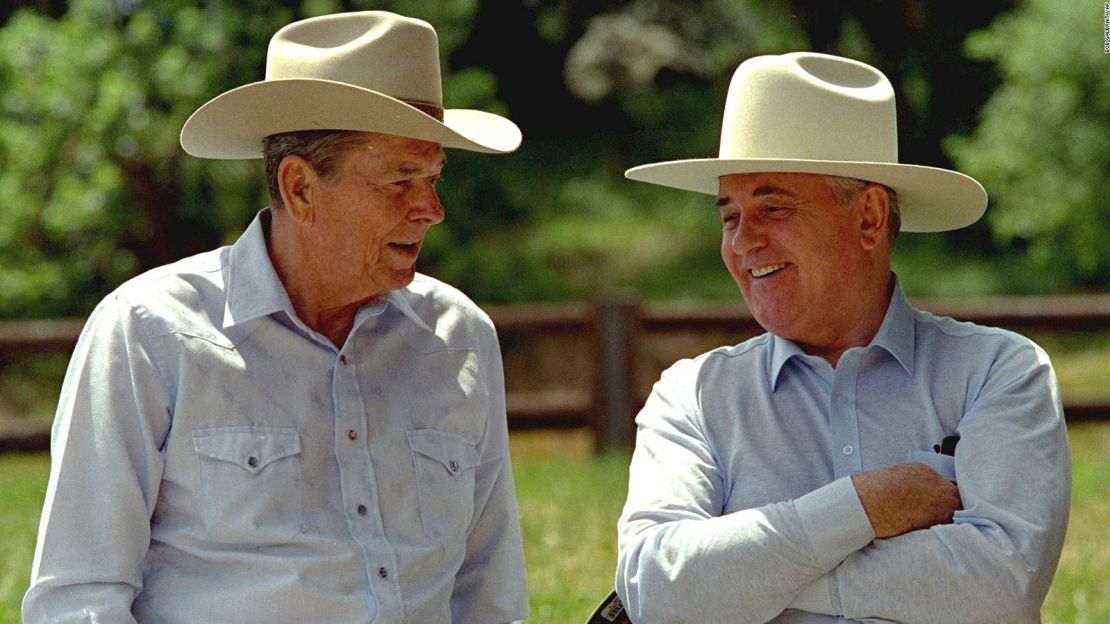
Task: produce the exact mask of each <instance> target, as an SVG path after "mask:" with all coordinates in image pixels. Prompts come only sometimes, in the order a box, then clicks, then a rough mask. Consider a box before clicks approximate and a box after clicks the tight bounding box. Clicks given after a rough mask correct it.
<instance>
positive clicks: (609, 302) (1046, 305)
mask: <svg viewBox="0 0 1110 624" xmlns="http://www.w3.org/2000/svg"><path fill="white" fill-rule="evenodd" d="M914 304H915V305H916V306H917V307H919V308H922V309H926V310H930V311H932V312H935V313H937V314H942V315H945V316H951V317H954V318H957V319H960V320H967V321H973V322H976V323H980V324H984V325H993V326H998V327H1005V328H1008V329H1012V330H1015V331H1019V332H1032V333H1037V332H1041V333H1053V334H1060V333H1074V332H1101V331H1110V294H1107V295H1076V296H1066V297H1052V298H1046V297H1006V298H996V299H976V300H959V301H955V300H915V301H914ZM486 310H487V311H488V312H489V314H490V316H491V318H492V319H493V321H494V324H495V325H496V326H497V329H498V334H499V336H500V338H501V342H502V350H503V352H504V354H505V356H506V387H507V389H508V392H507V396H506V402H507V406H508V412H509V425H510V427H511V428H513V429H534V428H577V427H590V428H591V429H592V430H593V434H594V436H595V441H596V447H597V448H598V449H605V448H627V447H629V446H630V445H631V442H632V436H633V434H634V430H633V417H634V415H635V412H636V410H637V409H638V407H639V405H640V404H641V403H642V402H643V399H644V398H645V396H646V389H647V388H648V387H650V386H649V385H647V384H650V382H652V381H654V379H655V378H656V377H657V376H658V372H659V370H660V369H661V368H662V367H663V366H665V365H667V364H669V363H670V362H671V361H673V360H675V359H678V358H679V357H688V356H690V355H694V354H695V353H696V352H700V351H695V352H689V351H688V348H687V350H685V351H684V350H683V349H679V348H675V347H673V346H667V345H664V346H663V347H662V353H661V354H657V359H658V362H655V363H650V362H649V363H647V364H645V361H644V359H645V358H642V357H641V353H642V352H643V350H644V348H645V346H646V345H649V344H651V343H652V341H653V340H656V341H658V340H666V339H667V338H668V337H671V336H674V335H676V334H685V335H688V336H695V337H697V336H701V340H703V341H704V340H706V339H707V337H708V339H712V338H713V337H722V338H721V340H723V342H721V341H719V342H716V343H710V344H729V343H735V342H738V341H740V340H742V339H744V338H746V337H748V336H752V335H756V334H758V333H761V332H762V329H761V328H760V327H759V325H758V324H757V323H756V322H755V320H754V319H753V318H752V317H751V315H750V314H749V313H748V312H747V311H746V310H745V309H744V308H743V307H742V306H741V305H739V304H738V303H647V304H645V303H641V302H639V301H637V300H635V299H631V298H612V299H606V300H603V301H600V302H598V303H594V304H587V303H570V304H541V305H513V306H487V307H486ZM82 325H83V321H82V320H75V319H63V320H43V321H7V322H0V367H2V366H4V365H5V364H6V363H11V362H13V361H17V360H19V359H22V358H26V357H29V356H33V355H40V354H48V353H68V352H69V351H71V350H72V349H73V346H74V344H75V343H76V341H77V336H78V334H79V333H80V330H81V327H82ZM558 335H562V336H564V337H565V338H566V340H565V341H564V343H565V344H564V346H562V347H557V350H556V352H555V353H554V355H551V354H548V355H547V356H541V357H539V358H538V359H539V361H538V362H536V361H533V362H530V363H525V364H516V365H514V363H513V362H512V361H511V360H513V357H514V355H513V354H514V351H515V350H516V349H518V348H519V347H520V346H521V345H524V344H526V343H528V342H530V341H537V340H544V339H549V338H551V337H553V336H558ZM698 348H699V349H701V350H704V348H703V347H701V346H699V347H698ZM657 351H659V349H657ZM572 352H573V353H572ZM571 358H574V359H575V361H578V362H582V363H583V364H581V365H579V366H578V367H577V369H578V370H575V371H574V374H573V375H566V377H567V378H566V379H560V380H559V381H560V383H558V384H555V385H553V386H550V387H540V388H536V387H527V386H526V385H525V384H522V383H517V382H520V381H522V380H523V378H524V377H527V376H535V375H536V368H537V367H539V368H542V367H544V366H546V365H547V364H548V363H550V361H551V360H552V359H556V360H562V359H568V360H569V359H571ZM533 359H536V358H533ZM564 364H565V363H564ZM570 377H574V379H570ZM1064 411H1065V414H1066V416H1067V418H1068V420H1069V421H1078V420H1107V419H1110V395H1107V396H1105V397H1104V398H1101V399H1099V400H1094V401H1092V400H1081V399H1079V398H1076V397H1069V396H1067V395H1066V394H1065V396H1064ZM8 433H9V435H8V436H7V437H8V439H7V441H5V440H0V450H5V449H6V448H8V449H10V448H20V449H26V448H39V447H41V446H42V445H43V443H44V440H45V437H44V432H42V431H39V430H29V431H20V432H15V434H14V438H15V441H13V440H12V438H13V435H12V432H8Z"/></svg>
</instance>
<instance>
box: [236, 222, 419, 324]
mask: <svg viewBox="0 0 1110 624" xmlns="http://www.w3.org/2000/svg"><path fill="white" fill-rule="evenodd" d="M269 225H270V209H269V208H266V209H264V210H262V211H260V212H259V213H258V214H257V215H256V216H255V218H254V220H253V221H251V224H250V225H249V226H248V227H247V229H246V231H245V232H243V235H242V236H240V237H239V240H237V241H235V244H234V245H232V246H231V251H230V254H229V260H228V269H227V302H226V304H225V305H224V319H223V328H224V330H232V329H233V328H238V327H244V328H250V327H253V325H254V323H255V322H256V321H257V320H258V319H261V318H263V317H266V316H269V315H270V314H273V313H275V312H285V313H286V314H288V315H289V317H290V318H294V317H295V316H296V314H295V312H294V310H293V303H292V301H290V299H289V294H288V293H287V292H286V291H285V286H284V285H282V283H281V279H280V278H279V277H278V275H277V271H276V270H275V269H274V265H273V262H271V261H270V253H269V251H268V250H267V249H266V229H268V228H269ZM404 290H405V289H401V290H393V291H390V292H389V293H387V294H386V295H385V296H384V297H382V298H380V299H378V300H377V301H372V302H370V303H368V304H366V305H365V306H363V307H362V309H360V310H359V312H358V315H357V316H356V318H355V325H356V326H358V325H359V324H361V323H362V322H363V321H364V320H365V319H367V318H369V317H373V316H379V315H380V314H381V313H382V312H384V311H385V308H386V306H387V305H389V304H393V305H394V306H395V307H396V308H397V309H398V310H400V311H401V313H402V314H403V315H404V316H405V317H407V318H408V319H409V320H411V321H412V322H414V323H416V325H418V326H419V327H421V328H423V329H426V330H427V331H429V332H432V333H435V332H434V331H433V330H432V328H430V327H428V325H427V323H425V322H424V320H423V319H421V318H420V316H419V315H418V314H417V313H416V311H415V310H414V309H413V307H412V304H410V303H409V301H408V299H407V298H406V297H405V296H404V295H403V294H402V291H404ZM248 331H249V330H248Z"/></svg>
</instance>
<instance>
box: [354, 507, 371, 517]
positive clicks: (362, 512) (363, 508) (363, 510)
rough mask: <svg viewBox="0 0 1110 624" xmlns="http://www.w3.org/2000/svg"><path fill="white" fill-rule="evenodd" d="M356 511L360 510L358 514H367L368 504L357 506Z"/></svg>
mask: <svg viewBox="0 0 1110 624" xmlns="http://www.w3.org/2000/svg"><path fill="white" fill-rule="evenodd" d="M355 511H357V512H358V515H360V516H365V515H366V513H367V511H368V510H367V509H366V505H359V506H358V507H355Z"/></svg>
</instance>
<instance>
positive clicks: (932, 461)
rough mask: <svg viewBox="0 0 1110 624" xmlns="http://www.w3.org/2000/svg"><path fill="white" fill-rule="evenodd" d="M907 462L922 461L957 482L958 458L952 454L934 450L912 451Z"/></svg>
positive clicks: (946, 477)
mask: <svg viewBox="0 0 1110 624" xmlns="http://www.w3.org/2000/svg"><path fill="white" fill-rule="evenodd" d="M906 461H907V462H911V463H912V462H920V463H922V464H925V465H926V466H928V467H930V468H932V469H933V470H936V471H937V473H938V474H939V475H940V476H942V477H944V478H945V479H948V480H949V481H951V482H952V483H955V482H956V458H955V457H952V456H951V455H942V454H940V453H936V452H933V451H917V450H914V451H910V452H909V455H908V456H907V457H906Z"/></svg>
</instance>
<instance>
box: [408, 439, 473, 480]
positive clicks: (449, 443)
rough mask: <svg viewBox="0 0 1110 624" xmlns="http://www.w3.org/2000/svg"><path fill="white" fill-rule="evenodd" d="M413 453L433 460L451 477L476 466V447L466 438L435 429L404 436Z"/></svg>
mask: <svg viewBox="0 0 1110 624" xmlns="http://www.w3.org/2000/svg"><path fill="white" fill-rule="evenodd" d="M405 435H406V436H407V437H408V440H409V446H410V447H411V448H412V451H413V452H414V453H417V454H420V455H423V456H424V457H427V458H429V459H433V460H435V461H436V463H438V464H440V465H442V466H443V468H444V470H446V471H447V472H449V473H450V474H452V475H457V474H459V473H460V472H462V471H464V470H466V469H468V468H473V467H474V466H476V465H478V447H477V445H476V444H473V443H472V442H470V441H469V440H467V439H466V438H464V437H462V436H460V435H457V434H454V433H447V432H446V431H439V430H437V429H415V430H413V431H408V432H406V434H405Z"/></svg>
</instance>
